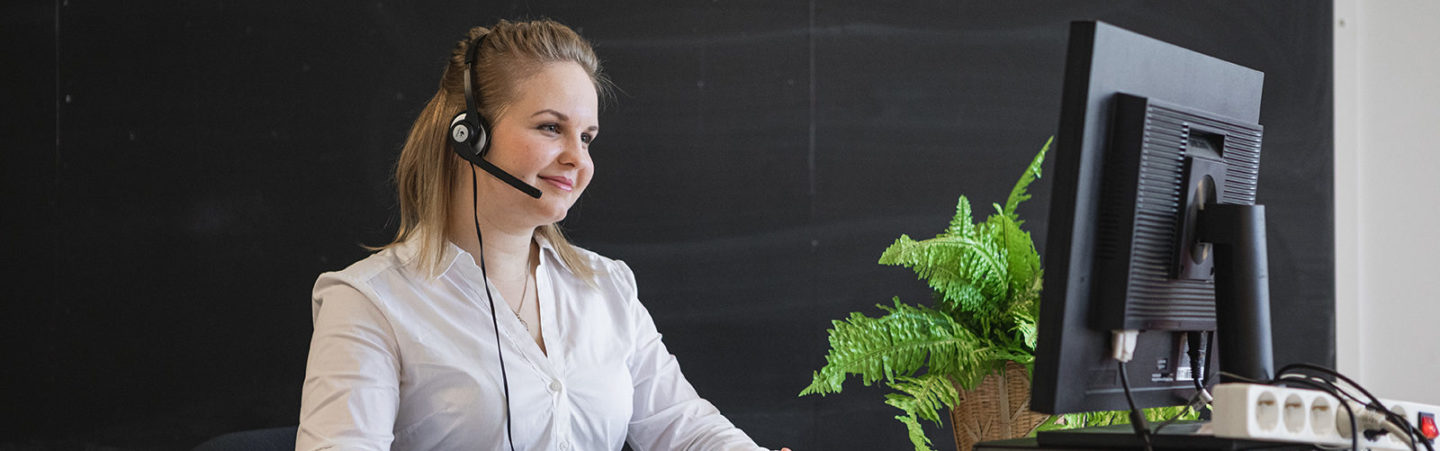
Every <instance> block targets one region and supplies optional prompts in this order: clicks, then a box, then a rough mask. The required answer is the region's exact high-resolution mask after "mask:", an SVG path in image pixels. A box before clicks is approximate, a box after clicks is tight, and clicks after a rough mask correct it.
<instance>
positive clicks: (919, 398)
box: [885, 373, 960, 450]
mask: <svg viewBox="0 0 1440 451" xmlns="http://www.w3.org/2000/svg"><path fill="white" fill-rule="evenodd" d="M887 385H889V386H890V388H892V389H895V391H897V392H899V393H891V394H887V395H885V403H886V404H889V405H891V406H893V407H895V408H897V409H900V410H901V411H904V412H905V414H904V415H897V416H896V417H895V419H897V420H900V422H901V423H903V424H905V429H906V430H907V431H909V433H910V442H911V444H913V445H915V449H917V450H921V449H930V448H929V445H930V439H929V438H928V437H926V436H925V432H924V429H922V428H921V427H920V423H919V421H918V420H921V419H923V420H928V421H930V422H932V423H935V424H936V425H937V426H938V425H940V424H941V423H940V421H941V420H940V418H941V417H940V412H947V411H949V410H950V409H952V408H954V407H955V405H956V404H959V403H960V392H959V391H958V390H956V389H955V386H954V385H953V384H951V383H950V379H949V378H946V377H945V376H944V375H940V374H936V373H926V374H925V375H922V376H919V377H897V378H895V381H894V382H891V383H889V384H887Z"/></svg>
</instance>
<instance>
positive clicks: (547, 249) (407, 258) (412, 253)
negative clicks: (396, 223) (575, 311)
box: [395, 233, 570, 274]
mask: <svg viewBox="0 0 1440 451" xmlns="http://www.w3.org/2000/svg"><path fill="white" fill-rule="evenodd" d="M534 240H535V243H536V244H539V245H540V258H541V259H542V261H545V260H547V259H548V261H549V262H550V264H554V265H557V266H559V267H561V268H565V270H567V271H569V270H570V266H569V265H566V264H565V259H562V258H560V252H559V251H557V250H555V243H552V242H550V240H549V239H547V238H546V237H545V235H544V234H542V233H536V234H535V235H534ZM421 241H422V240H420V239H411V240H406V241H405V242H404V243H403V244H401V245H400V246H399V247H398V248H397V249H396V250H395V256H396V257H398V258H399V259H400V261H401V263H402V264H405V265H409V264H411V263H419V262H415V261H414V260H415V257H416V256H418V255H419V254H420V242H421ZM461 257H465V258H469V259H471V261H474V260H473V257H471V256H470V253H469V252H466V251H465V249H462V248H460V246H459V245H457V244H455V243H454V242H451V241H450V240H445V245H444V246H443V247H442V248H441V256H440V265H439V267H437V268H436V269H438V270H439V271H438V272H437V273H438V274H444V273H447V272H449V271H450V269H451V268H453V267H454V266H455V263H456V262H459V261H461Z"/></svg>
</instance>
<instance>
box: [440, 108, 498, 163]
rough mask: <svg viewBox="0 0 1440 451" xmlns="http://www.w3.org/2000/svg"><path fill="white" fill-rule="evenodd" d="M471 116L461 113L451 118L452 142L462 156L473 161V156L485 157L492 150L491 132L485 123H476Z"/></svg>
mask: <svg viewBox="0 0 1440 451" xmlns="http://www.w3.org/2000/svg"><path fill="white" fill-rule="evenodd" d="M476 116H479V114H476ZM469 117H470V116H469V114H467V113H460V114H456V115H455V118H454V119H451V120H450V143H451V144H453V146H452V147H454V148H455V152H456V153H458V154H460V156H461V157H462V158H465V159H466V160H471V161H473V159H472V158H471V157H483V156H485V154H486V151H488V150H490V133H489V130H486V127H485V126H484V125H483V123H482V124H476V123H475V121H471V120H468V119H469Z"/></svg>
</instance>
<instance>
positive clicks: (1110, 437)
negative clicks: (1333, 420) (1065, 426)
mask: <svg viewBox="0 0 1440 451" xmlns="http://www.w3.org/2000/svg"><path fill="white" fill-rule="evenodd" d="M1200 424H1201V423H1198V422H1192V423H1176V424H1173V425H1171V426H1168V427H1166V428H1165V429H1162V430H1161V432H1160V433H1159V434H1156V435H1154V436H1152V437H1151V443H1152V444H1153V445H1154V449H1156V450H1254V449H1264V450H1309V449H1314V448H1313V447H1311V446H1309V445H1298V444H1294V443H1274V442H1260V441H1253V440H1233V439H1224V438H1216V437H1215V436H1213V435H1204V434H1197V433H1196V431H1197V430H1198V429H1199V428H1200ZM1040 434H1043V435H1044V436H1043V437H1039V438H1038V439H1037V438H1022V439H1013V440H995V441H989V442H980V443H977V444H975V448H974V450H975V451H1001V450H1020V449H1043V450H1055V451H1090V450H1114V449H1143V448H1144V444H1142V443H1141V442H1140V439H1139V438H1138V437H1136V436H1135V432H1134V430H1133V429H1131V427H1130V425H1128V424H1122V425H1115V426H1104V427H1094V428H1084V429H1072V430H1064V431H1046V432H1041V433H1040ZM1042 443H1043V444H1042Z"/></svg>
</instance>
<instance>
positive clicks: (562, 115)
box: [530, 108, 600, 132]
mask: <svg viewBox="0 0 1440 451" xmlns="http://www.w3.org/2000/svg"><path fill="white" fill-rule="evenodd" d="M547 113H548V114H551V115H554V116H555V118H556V119H559V120H560V122H569V121H570V116H566V115H565V113H561V112H559V111H555V110H552V109H549V108H546V109H543V110H540V111H536V112H535V114H532V115H530V117H535V116H539V115H542V114H547ZM585 131H588V132H598V131H600V126H598V125H591V126H589V127H586V128H585Z"/></svg>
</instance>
